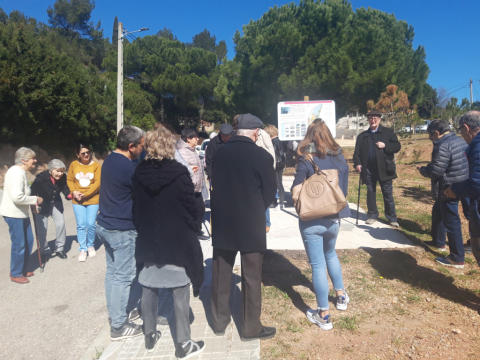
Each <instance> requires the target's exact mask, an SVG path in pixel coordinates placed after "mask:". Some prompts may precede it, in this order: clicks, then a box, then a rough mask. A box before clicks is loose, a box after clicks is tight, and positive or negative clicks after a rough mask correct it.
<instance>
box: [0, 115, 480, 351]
mask: <svg viewBox="0 0 480 360" xmlns="http://www.w3.org/2000/svg"><path fill="white" fill-rule="evenodd" d="M380 118H381V116H380V114H378V113H376V112H372V113H369V114H368V119H369V123H370V129H369V130H367V131H365V132H363V133H362V134H361V135H360V136H359V138H358V140H357V144H356V148H355V153H354V159H353V160H354V167H355V169H356V170H357V171H360V172H361V179H362V180H363V182H364V183H366V184H367V188H368V193H367V206H368V220H367V224H373V223H374V222H375V221H376V219H377V217H378V209H377V208H376V203H375V197H376V196H375V188H376V183H377V182H380V186H381V189H382V193H383V196H384V201H385V213H386V216H387V219H388V220H389V221H390V223H391V225H392V226H399V224H398V222H397V217H396V213H395V205H394V202H393V194H392V179H394V178H395V177H396V171H395V163H394V161H393V157H394V154H395V153H396V152H398V151H399V150H400V143H399V142H398V139H397V137H396V135H395V134H394V133H393V131H392V130H391V129H388V128H386V127H383V126H381V125H380ZM460 127H461V134H462V136H463V138H464V139H465V141H466V142H467V143H468V144H470V145H469V146H468V148H466V146H465V144H463V143H462V141H463V140H461V139H460V138H459V137H456V136H454V133H449V131H448V130H447V128H448V127H447V128H445V126H444V124H443V123H442V122H439V121H434V122H432V124H431V125H430V126H429V128H428V132H429V134H430V138H431V139H432V141H434V150H433V154H432V162H431V163H430V164H428V165H427V166H425V167H420V168H419V170H420V172H421V174H422V175H423V176H427V177H430V178H432V190H434V193H435V194H436V196H437V197H438V200H437V201H436V203H435V205H434V210H433V213H432V223H433V222H434V223H435V229H433V228H434V227H433V226H432V236H433V234H435V238H434V241H438V242H437V243H436V244H437V246H438V248H441V245H442V244H441V243H440V242H441V241H442V240H443V241H445V233H446V234H447V236H448V238H449V243H450V249H451V252H452V254H451V256H450V257H447V258H446V259H445V260H444V264H445V265H447V266H448V265H452V266H454V265H456V264H457V265H458V264H460V263H461V260H462V259H461V256H463V252H462V251H461V249H460V245H459V244H462V246H463V243H461V242H460V243H459V242H458V236H457V235H458V232H459V226H460V223H459V222H458V221H457V220H454V219H456V217H455V211H456V216H457V217H458V199H459V198H469V209H470V231H471V246H472V249H473V253H474V255H475V257H476V259H477V261H480V212H479V211H478V199H479V197H480V155H479V154H480V149H479V148H480V135H478V133H479V132H480V112H476V111H470V112H469V113H467V114H465V115H464V116H463V117H462V119H461V120H460ZM262 128H263V122H262V121H261V120H260V119H258V118H257V117H256V116H254V115H251V114H242V115H238V116H237V117H236V118H235V121H234V126H233V127H232V126H231V125H229V124H223V125H222V126H221V127H220V133H219V134H218V135H217V136H216V137H214V138H213V139H211V141H210V144H209V145H208V147H207V150H206V155H205V156H206V158H205V167H206V173H207V177H208V180H209V187H210V199H211V200H210V208H211V224H212V246H213V259H212V292H211V299H210V302H211V309H212V319H211V320H212V321H211V325H212V329H213V331H214V333H215V334H216V335H217V336H222V335H223V334H224V333H225V330H226V328H227V326H228V325H229V323H230V322H231V310H230V306H229V298H230V284H231V276H232V270H233V266H234V262H235V257H236V255H237V253H238V252H240V257H241V265H242V266H241V271H242V273H241V286H242V301H241V307H242V321H241V331H240V335H241V339H242V340H243V341H250V340H253V339H269V338H272V337H274V336H275V334H276V329H275V328H274V327H268V326H264V325H263V324H262V323H261V321H260V315H261V275H262V264H263V256H264V253H265V251H266V248H267V247H266V233H267V232H268V230H269V228H268V226H269V225H268V222H267V220H268V211H269V207H270V205H271V204H272V203H273V204H274V206H275V207H278V208H279V209H281V208H282V207H283V205H284V190H283V185H282V172H283V170H284V168H285V154H284V152H283V153H282V151H283V150H282V149H283V147H282V144H281V143H280V141H279V140H278V130H277V129H276V128H275V127H274V126H267V127H266V128H265V129H262ZM174 133H175V131H174V129H173V128H171V127H169V126H168V125H166V124H161V123H158V124H157V125H155V127H154V129H153V130H151V131H148V132H147V133H145V132H144V131H143V130H141V129H139V128H137V127H134V126H126V127H124V128H123V129H121V130H120V132H119V133H118V136H117V142H116V149H115V150H114V151H113V152H112V153H110V154H109V155H108V156H107V158H106V159H105V161H104V163H103V165H102V167H100V166H99V164H97V163H96V162H94V161H93V160H92V152H91V150H90V148H89V147H88V146H86V145H84V144H80V145H79V146H78V147H77V149H76V150H77V151H76V153H77V156H78V161H74V162H73V163H72V164H71V165H70V167H69V170H68V174H65V171H66V167H65V165H64V164H63V163H62V162H61V161H60V160H58V159H56V160H52V161H51V162H50V163H49V164H48V169H47V170H46V171H44V172H42V173H40V174H39V175H38V176H37V178H36V179H35V181H34V183H33V184H32V186H31V188H30V186H29V184H28V181H27V177H26V172H27V171H30V170H32V169H33V168H34V167H35V163H36V159H35V153H34V152H33V151H32V150H31V149H28V148H21V149H19V150H18V151H17V152H16V155H15V164H16V165H15V166H13V167H12V168H10V169H9V170H8V172H7V174H6V176H5V182H4V195H3V199H2V203H1V205H0V214H1V215H3V216H4V219H5V221H6V222H7V224H8V226H9V230H10V235H11V239H12V255H11V274H10V276H11V279H12V281H15V282H17V283H26V282H28V279H27V277H29V276H32V275H33V273H32V272H28V271H27V263H28V257H29V255H30V252H31V248H32V244H33V235H32V230H31V224H30V220H29V214H28V211H29V208H30V207H32V211H33V212H34V213H35V216H36V219H37V225H38V228H39V229H41V230H38V234H39V237H40V239H42V240H41V245H40V251H41V252H42V253H45V254H46V253H47V252H49V251H50V249H49V248H48V245H47V244H46V225H47V219H48V217H50V216H51V217H52V218H53V220H54V222H55V226H56V230H57V240H56V244H55V246H56V247H55V253H56V255H57V256H58V257H60V258H65V257H66V254H65V252H64V248H63V247H64V244H65V237H66V233H65V221H64V218H63V210H64V209H63V204H62V199H61V197H60V193H63V194H64V196H65V198H66V199H69V200H72V201H73V206H74V212H75V217H76V220H77V237H78V241H79V244H80V249H79V250H80V254H79V257H78V258H79V260H80V261H85V259H86V258H87V257H88V256H95V248H94V240H95V238H97V239H98V240H99V241H100V242H101V243H102V244H103V245H104V246H105V252H106V263H107V270H106V275H105V293H106V300H107V308H108V313H109V322H110V326H111V330H110V335H111V339H112V340H113V341H116V340H123V339H126V338H130V337H135V336H140V335H142V334H143V335H144V336H145V346H146V349H147V351H153V350H154V348H155V344H156V343H157V342H158V341H159V339H160V338H161V333H160V332H159V331H157V330H156V325H157V323H163V324H165V319H163V318H162V317H158V316H157V315H158V296H159V291H161V290H162V289H163V290H165V289H166V290H168V291H171V292H172V295H173V300H174V305H173V306H174V313H175V320H174V321H175V324H176V333H177V339H176V340H177V343H176V351H175V355H176V356H177V358H189V357H191V356H194V355H196V354H199V353H201V352H202V351H203V350H204V348H205V343H204V342H203V341H194V340H193V339H192V338H191V331H190V319H189V315H190V307H189V303H190V287H191V288H192V290H193V295H194V296H198V295H199V293H200V288H201V286H202V284H203V280H204V262H203V260H204V259H203V253H202V249H201V246H200V242H199V240H206V239H208V238H209V237H208V236H205V235H204V234H203V233H202V232H201V228H202V223H203V218H204V214H205V204H204V200H205V199H206V198H207V197H208V191H207V186H206V183H205V175H204V164H202V162H201V160H200V159H199V157H198V155H197V154H196V152H195V146H196V145H197V143H198V133H197V131H196V130H195V129H184V130H183V131H182V133H181V137H180V140H178V141H176V138H175V136H174ZM463 151H465V152H466V156H465V155H462V154H463ZM296 152H297V155H298V156H299V158H298V166H297V169H296V174H295V179H294V182H293V185H292V187H295V186H296V185H298V184H302V183H303V182H304V181H305V180H306V179H308V178H309V177H310V176H312V175H313V174H314V173H315V172H316V169H317V168H319V169H322V170H329V169H333V170H336V171H337V172H338V180H339V185H340V188H341V191H342V192H343V194H344V196H347V193H348V174H349V171H348V164H347V161H346V159H345V157H344V155H343V152H342V148H341V147H340V146H339V145H338V144H337V143H336V141H335V139H334V138H333V136H332V134H331V132H330V130H329V129H328V126H327V125H326V124H325V122H324V121H323V120H321V119H316V120H314V121H313V122H312V123H311V124H310V126H309V127H308V130H307V133H306V136H305V138H304V139H303V140H302V141H301V142H300V143H299V144H298V146H297V149H296ZM138 159H142V160H141V161H138ZM467 159H468V160H467ZM272 165H273V166H272ZM277 192H278V197H279V200H278V201H277V202H276V200H275V199H276V198H277ZM348 216H350V209H349V207H348V204H347V206H346V207H344V208H343V209H342V210H340V211H339V212H338V213H336V214H331V215H329V216H324V217H321V218H317V219H313V220H310V221H302V220H299V229H300V233H301V236H302V240H303V242H304V246H305V251H306V254H307V257H308V260H309V263H310V265H311V267H312V282H313V286H314V291H315V295H316V299H317V306H318V307H317V309H310V310H308V311H307V313H306V316H307V318H308V320H309V321H311V322H312V323H314V324H316V325H318V326H319V327H320V328H321V329H323V330H329V329H332V327H333V325H332V322H331V317H330V314H329V301H328V294H329V285H328V279H327V270H328V274H329V276H330V277H331V280H332V283H333V286H334V290H335V295H336V301H335V303H336V308H337V309H339V310H342V311H345V310H347V307H348V303H349V301H350V299H349V296H348V294H347V293H346V291H345V288H344V284H343V279H342V270H341V265H340V262H339V259H338V257H337V254H336V251H335V245H336V240H337V236H338V232H339V229H340V222H341V219H342V218H345V217H348ZM265 224H267V229H266V231H265V230H264V229H265V228H264V226H265ZM459 233H460V237H461V230H460V232H459ZM442 236H443V237H442ZM443 244H444V243H443ZM455 256H460V257H455ZM137 284H140V285H141V286H142V287H143V290H142V298H141V306H138V308H137V309H127V307H128V304H129V299H130V298H131V296H133V292H132V291H131V290H132V287H134V286H136V285H137ZM140 316H142V317H143V326H140V325H137V324H135V323H134V322H133V320H135V319H137V318H138V317H140Z"/></svg>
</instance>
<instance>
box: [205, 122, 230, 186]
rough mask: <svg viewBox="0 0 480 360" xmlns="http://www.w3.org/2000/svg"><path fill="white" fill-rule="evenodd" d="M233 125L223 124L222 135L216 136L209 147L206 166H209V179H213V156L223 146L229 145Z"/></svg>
mask: <svg viewBox="0 0 480 360" xmlns="http://www.w3.org/2000/svg"><path fill="white" fill-rule="evenodd" d="M232 131H233V128H232V125H230V124H222V125H220V134H218V135H217V136H215V137H214V138H213V139H212V140H210V143H209V144H208V146H207V150H206V151H205V165H206V166H207V176H208V178H209V179H211V178H212V161H213V154H215V152H216V151H217V150H218V149H219V148H220V147H221V146H223V145H225V144H226V143H228V142H229V141H230V139H231V138H232Z"/></svg>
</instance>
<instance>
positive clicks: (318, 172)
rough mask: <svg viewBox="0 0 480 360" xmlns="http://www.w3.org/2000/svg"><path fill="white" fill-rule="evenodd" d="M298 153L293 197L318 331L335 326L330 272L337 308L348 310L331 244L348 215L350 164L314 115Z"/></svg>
mask: <svg viewBox="0 0 480 360" xmlns="http://www.w3.org/2000/svg"><path fill="white" fill-rule="evenodd" d="M297 153H298V155H299V156H300V159H299V163H298V168H297V172H296V174H295V180H294V182H293V185H292V190H291V192H292V197H293V200H294V203H295V209H296V210H297V213H298V214H299V227H300V232H301V234H302V240H303V244H304V246H305V251H306V252H307V256H308V261H309V263H310V266H311V267H312V281H313V287H314V291H315V296H316V298H317V305H318V309H317V310H312V309H309V310H308V311H307V313H306V315H307V318H308V320H309V321H311V322H312V323H313V324H316V325H318V326H319V327H320V328H321V329H322V330H330V329H332V328H333V325H332V322H331V318H330V314H329V311H328V305H329V304H328V291H329V287H328V279H327V272H326V270H327V269H328V274H329V275H330V278H331V280H332V283H333V286H334V289H335V291H336V295H337V304H336V306H337V309H338V310H347V304H348V302H349V298H348V295H347V293H346V292H345V290H344V286H343V279H342V269H341V266H340V261H339V260H338V257H337V253H336V252H335V243H336V241H337V235H338V231H339V228H340V219H341V218H343V217H348V216H350V209H349V207H348V204H347V202H346V200H345V197H346V196H347V192H348V164H347V161H346V160H345V157H344V156H343V154H342V148H341V147H340V146H339V145H338V144H337V143H336V142H335V140H334V139H333V137H332V134H331V133H330V130H329V129H328V127H327V125H326V124H325V122H324V121H323V120H321V119H315V120H314V121H313V122H312V124H310V126H309V127H308V130H307V134H306V135H305V138H304V139H303V140H302V142H301V143H300V145H299V146H298V148H297Z"/></svg>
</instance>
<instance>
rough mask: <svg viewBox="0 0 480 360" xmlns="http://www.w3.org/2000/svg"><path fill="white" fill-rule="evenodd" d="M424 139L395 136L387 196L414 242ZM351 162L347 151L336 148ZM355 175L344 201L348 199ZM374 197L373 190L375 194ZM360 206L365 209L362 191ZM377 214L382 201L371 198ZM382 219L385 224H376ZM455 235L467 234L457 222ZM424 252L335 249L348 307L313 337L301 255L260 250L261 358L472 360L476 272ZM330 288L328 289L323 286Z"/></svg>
mask: <svg viewBox="0 0 480 360" xmlns="http://www.w3.org/2000/svg"><path fill="white" fill-rule="evenodd" d="M431 147H432V145H431V143H430V142H429V141H428V140H426V138H425V136H419V138H418V141H417V143H415V142H413V141H410V140H402V151H401V152H400V153H399V154H398V156H397V163H398V173H399V178H398V179H397V180H395V182H394V196H395V203H396V206H397V213H398V217H399V223H400V225H401V226H402V229H401V231H402V232H403V233H404V234H405V235H406V236H408V237H409V238H410V239H411V240H412V241H414V242H415V243H416V244H420V243H421V242H422V241H425V240H430V235H429V233H430V226H431V224H430V221H431V216H430V213H431V207H432V205H433V201H432V200H431V197H430V182H429V180H428V179H424V178H422V177H421V176H420V175H419V173H418V171H417V170H415V169H414V165H416V164H426V163H427V162H428V161H429V159H430V153H431ZM345 153H346V157H347V159H351V154H352V153H353V149H345ZM357 191H358V175H357V174H356V173H353V172H352V174H351V177H350V188H349V200H350V201H351V202H352V203H356V200H357V197H356V196H357ZM379 193H380V192H379ZM362 194H363V195H362V199H361V202H360V206H362V207H363V208H366V204H365V200H366V199H365V195H366V189H365V188H362ZM378 206H379V211H380V213H382V212H383V203H382V201H381V195H380V199H379V201H378ZM384 220H385V221H386V219H384ZM462 220H463V222H464V224H463V226H464V229H463V230H464V235H467V236H468V233H467V229H466V225H467V224H466V221H465V219H464V218H463V215H462ZM438 255H439V254H437V253H435V252H433V251H431V250H430V249H428V248H425V247H423V246H417V247H415V248H411V249H407V250H399V249H393V250H388V249H365V250H339V251H338V257H339V259H340V262H341V263H342V272H343V277H344V283H345V287H346V290H347V291H348V293H349V296H350V298H351V302H350V304H349V307H348V310H347V311H346V312H342V311H337V310H336V309H335V306H334V293H333V291H331V292H330V303H331V306H330V309H331V313H332V318H333V322H334V330H332V331H322V330H320V329H319V328H318V327H317V326H315V325H313V324H311V323H310V322H309V321H308V320H307V319H306V317H305V315H304V313H305V311H306V310H307V309H308V308H316V300H315V295H314V293H313V285H312V282H311V274H312V272H311V268H310V265H309V264H308V261H307V258H306V256H305V252H304V251H268V252H267V253H266V254H265V261H264V271H263V288H262V290H263V313H262V321H263V323H264V324H265V325H271V326H276V327H277V331H278V333H277V336H276V337H275V338H274V339H272V340H266V341H263V342H262V346H261V358H262V359H275V360H278V359H395V358H399V359H405V358H406V359H408V358H410V359H425V358H430V359H440V358H445V359H477V358H478V354H479V352H480V331H479V329H480V316H479V312H478V310H479V304H480V298H479V296H478V295H480V269H478V267H477V266H476V265H475V264H474V261H473V257H472V256H471V255H467V260H466V265H465V268H464V269H446V268H443V267H441V266H440V265H438V264H436V263H435V261H434V260H435V257H436V256H438ZM331 288H332V287H331Z"/></svg>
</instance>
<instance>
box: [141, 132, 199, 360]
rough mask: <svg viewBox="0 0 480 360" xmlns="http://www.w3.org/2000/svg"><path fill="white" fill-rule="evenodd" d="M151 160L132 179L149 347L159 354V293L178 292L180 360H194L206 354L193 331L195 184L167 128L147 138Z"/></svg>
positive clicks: (175, 299) (196, 270) (196, 252)
mask: <svg viewBox="0 0 480 360" xmlns="http://www.w3.org/2000/svg"><path fill="white" fill-rule="evenodd" d="M145 150H146V152H147V156H146V158H145V160H144V161H142V162H141V163H140V165H139V166H138V168H137V169H136V170H135V174H134V176H133V186H132V187H133V192H132V194H133V222H134V224H135V228H136V230H137V233H138V236H137V244H136V253H135V255H136V258H137V262H142V263H144V267H143V269H142V270H141V271H140V274H139V277H138V282H139V283H140V284H142V286H143V294H142V314H143V327H144V329H143V331H144V334H145V347H146V349H147V351H148V352H152V351H154V348H155V344H156V343H157V342H158V341H159V339H160V337H161V334H160V332H158V331H157V330H156V324H157V312H158V293H159V291H160V290H161V289H165V290H168V291H171V292H172V293H173V306H174V309H175V324H176V333H177V339H176V340H177V344H176V351H175V356H176V357H177V358H178V359H186V358H190V357H192V356H194V355H196V354H199V353H201V352H202V351H203V350H204V349H205V343H204V342H203V341H193V340H192V339H191V330H190V284H192V288H193V294H194V296H198V294H199V292H200V287H201V286H202V283H203V278H204V271H203V254H202V249H201V247H200V243H199V241H198V239H197V236H196V233H197V232H198V229H199V226H198V223H197V222H196V218H197V216H198V209H197V206H196V199H195V192H194V185H193V182H192V180H191V178H190V174H189V173H188V170H187V168H186V167H185V166H183V165H181V164H180V163H179V162H177V161H176V160H175V141H174V139H173V137H172V133H171V132H170V131H168V130H167V129H166V128H164V127H157V128H156V129H155V130H151V131H149V132H148V133H147V135H146V137H145Z"/></svg>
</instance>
